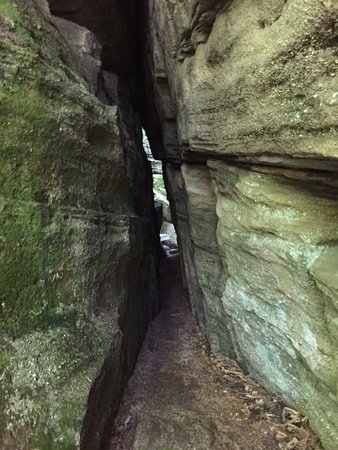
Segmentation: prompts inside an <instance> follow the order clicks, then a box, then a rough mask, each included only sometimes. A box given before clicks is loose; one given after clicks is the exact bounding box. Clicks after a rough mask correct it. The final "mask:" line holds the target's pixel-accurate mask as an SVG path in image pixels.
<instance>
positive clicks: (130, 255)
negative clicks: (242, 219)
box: [0, 0, 157, 450]
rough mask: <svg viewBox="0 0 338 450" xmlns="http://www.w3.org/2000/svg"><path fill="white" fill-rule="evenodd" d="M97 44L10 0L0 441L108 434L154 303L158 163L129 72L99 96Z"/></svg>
mask: <svg viewBox="0 0 338 450" xmlns="http://www.w3.org/2000/svg"><path fill="white" fill-rule="evenodd" d="M68 3H69V2H68ZM99 53H100V44H99V43H98V41H97V39H96V38H95V37H94V35H93V34H92V33H90V32H89V31H88V30H86V29H84V28H83V27H81V26H79V25H75V24H73V23H70V22H67V21H66V20H64V19H59V18H55V17H52V16H51V15H50V13H49V10H48V5H47V4H46V3H44V2H43V1H40V0H39V1H34V2H32V1H24V0H22V1H21V0H20V1H18V2H17V5H16V4H15V3H14V2H12V1H9V0H5V1H2V2H1V4H0V55H1V60H0V79H1V82H0V147H1V152H0V160H1V164H0V178H1V187H0V229H1V231H0V235H1V236H0V250H1V259H0V286H1V300H0V322H1V331H0V345H1V347H0V380H1V387H0V447H1V448H3V449H5V448H6V449H8V450H10V449H16V448H21V449H23V448H25V449H30V448H32V449H33V448H38V449H43V448H46V449H47V448H48V449H51V450H52V449H57V450H61V449H66V448H67V449H70V448H76V447H78V446H79V444H80V441H81V448H83V449H90V450H95V449H99V448H101V444H102V441H103V440H104V438H105V435H106V434H107V432H109V431H110V425H111V422H112V420H113V418H114V414H115V413H116V411H117V409H118V405H119V400H120V395H121V393H122V390H123V387H124V385H125V383H126V381H127V379H128V377H129V376H130V373H131V371H132V370H133V366H134V363H135V360H136V356H137V352H138V349H139V346H140V345H141V343H142V340H143V336H144V333H145V330H146V328H147V323H148V320H149V319H150V318H151V317H152V316H153V314H154V312H155V310H156V298H157V292H156V283H157V274H156V267H157V262H156V258H157V257H156V254H157V243H156V236H155V235H156V233H155V232H154V211H153V199H152V188H151V169H150V166H149V164H148V162H147V160H146V157H145V155H144V153H143V150H142V133H141V126H140V121H139V116H138V115H137V114H136V113H134V111H133V108H132V106H131V104H130V99H128V92H127V88H126V87H125V85H124V84H123V83H122V82H121V81H120V80H119V79H118V78H117V77H116V76H114V75H111V76H110V78H109V76H108V75H109V74H106V77H105V78H106V79H110V80H113V81H111V85H109V86H105V85H103V84H104V83H103V81H102V79H103V78H104V77H103V76H102V77H101V82H100V83H101V88H100V89H101V91H102V90H105V91H106V92H108V93H110V94H111V96H114V98H115V104H113V102H112V101H110V102H109V105H105V104H103V103H102V102H101V101H100V100H99V99H98V98H96V96H95V93H96V92H97V91H98V90H99V86H98V78H99V77H98V76H99V72H100V66H101V63H100V60H99V59H98V58H99ZM102 83H103V84H102ZM112 85H113V87H112ZM112 91H114V92H113V93H112ZM102 399H104V401H102ZM81 427H82V433H81V435H80V431H81Z"/></svg>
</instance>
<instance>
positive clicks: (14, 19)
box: [0, 0, 34, 45]
mask: <svg viewBox="0 0 338 450" xmlns="http://www.w3.org/2000/svg"><path fill="white" fill-rule="evenodd" d="M0 13H1V14H3V15H4V16H5V17H7V18H8V19H10V22H11V23H9V24H8V25H7V26H8V28H9V30H10V32H11V33H15V34H16V35H17V36H19V37H21V38H22V39H23V40H24V41H26V42H28V43H29V44H30V45H34V43H33V39H32V38H31V36H30V34H29V32H28V31H27V28H26V27H25V25H24V21H23V18H22V15H21V13H20V11H19V9H18V7H17V5H16V4H15V3H14V2H13V1H10V0H0Z"/></svg>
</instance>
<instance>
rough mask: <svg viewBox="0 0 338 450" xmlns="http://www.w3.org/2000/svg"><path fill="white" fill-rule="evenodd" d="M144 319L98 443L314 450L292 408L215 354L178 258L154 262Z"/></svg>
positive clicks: (164, 449) (199, 449)
mask: <svg viewBox="0 0 338 450" xmlns="http://www.w3.org/2000/svg"><path fill="white" fill-rule="evenodd" d="M161 272H162V279H161V292H162V302H163V308H162V311H161V313H160V314H159V315H158V316H157V318H156V319H155V320H154V322H153V323H152V324H151V326H150V328H149V331H148V334H147V337H146V340H145V342H144V345H143V348H142V351H141V353H140V356H139V359H138V363H137V366H136V369H135V372H134V375H133V377H132V378H131V379H130V381H129V384H128V387H127V389H126V391H125V394H124V398H123V400H122V403H121V409H120V413H119V416H118V417H117V419H116V421H115V426H114V429H113V430H112V437H111V439H110V441H109V442H108V443H107V445H106V446H105V450H211V449H215V450H274V449H282V450H292V449H295V450H317V449H320V448H321V447H320V444H319V441H318V439H317V438H316V436H314V435H313V434H312V433H311V431H310V430H309V429H308V427H307V425H306V419H305V418H303V417H301V416H300V415H299V414H298V413H297V412H296V411H293V410H289V409H287V408H286V409H285V405H283V404H282V403H281V402H280V400H279V399H278V398H276V397H274V396H273V395H271V394H269V393H267V392H266V391H265V390H264V389H263V388H261V387H260V386H259V385H257V384H256V383H254V382H253V381H252V380H251V379H250V378H249V377H247V376H246V375H244V373H243V372H242V371H241V369H240V368H239V367H238V366H237V365H236V363H234V362H233V361H231V360H229V359H226V358H217V357H215V356H214V355H212V354H211V352H210V351H209V350H208V346H207V344H206V342H205V340H204V338H203V336H202V334H201V333H200V331H199V329H198V327H197V325H196V322H195V320H194V318H193V316H192V315H191V312H190V309H189V306H188V303H187V299H186V295H185V292H184V290H183V287H182V284H181V280H180V275H179V264H178V260H177V259H175V258H173V259H169V260H166V261H164V263H163V265H162V270H161Z"/></svg>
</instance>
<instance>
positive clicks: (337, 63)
mask: <svg viewBox="0 0 338 450" xmlns="http://www.w3.org/2000/svg"><path fill="white" fill-rule="evenodd" d="M148 16H149V19H148V20H149V24H151V26H150V27H149V30H148V38H147V61H146V67H147V83H148V88H149V91H152V93H153V94H152V96H150V98H149V99H148V103H147V117H146V127H147V134H148V135H149V138H150V141H151V144H152V148H153V151H154V152H155V153H157V155H158V156H159V157H160V158H161V159H162V160H163V161H164V166H165V172H166V183H167V186H168V188H169V192H170V197H171V201H172V203H173V205H174V206H175V207H174V208H173V212H174V214H176V225H177V228H178V230H177V231H178V236H179V242H180V245H181V253H182V254H183V259H184V261H183V266H184V268H185V273H186V274H187V271H188V272H189V274H193V276H191V275H190V276H186V283H187V288H188V291H189V293H190V295H191V303H192V306H193V309H194V311H195V313H196V315H197V317H198V319H199V322H200V324H201V325H202V326H203V327H204V329H205V332H206V334H207V336H208V339H209V340H210V342H211V344H212V347H213V348H214V349H215V350H217V351H223V352H225V353H227V354H230V355H235V356H236V358H237V360H238V361H239V362H240V363H241V364H242V366H243V367H245V368H246V369H247V370H248V371H249V372H250V373H251V374H253V375H254V376H255V377H256V378H257V379H259V380H260V382H262V383H264V384H265V385H266V386H268V387H269V388H270V389H272V390H274V391H276V392H278V393H280V394H281V395H282V396H283V398H284V399H285V400H286V401H287V402H289V403H290V404H291V405H293V406H294V407H296V408H298V409H300V410H301V411H302V412H303V413H304V414H305V415H308V416H309V418H310V424H311V426H312V427H313V428H314V430H315V431H316V432H318V433H319V435H320V437H321V439H322V441H323V445H324V447H325V448H326V449H329V450H334V449H336V448H337V447H338V432H337V430H338V424H337V406H338V405H337V381H338V374H337V350H336V349H337V345H338V335H337V329H338V323H337V317H338V307H337V306H338V304H337V302H338V293H337V273H338V255H337V242H338V240H337V237H338V236H337V226H336V224H337V207H338V206H337V205H338V204H337V198H338V195H337V183H336V178H337V168H338V166H337V162H338V150H337V142H338V135H337V127H338V82H337V79H338V54H337V21H338V5H337V2H336V1H333V0H328V1H325V2H324V1H323V2H318V1H316V0H288V1H284V0H274V1H259V2H257V1H253V0H241V1H237V0H233V1H222V2H219V1H203V0H190V1H185V2H177V1H173V0H167V1H163V2H156V1H154V0H150V1H149V7H148ZM158 129H160V130H161V133H159V132H158ZM206 166H207V167H206ZM210 176H211V178H212V183H210V179H209V177H210ZM212 192H214V193H212ZM216 215H217V217H216ZM180 228H181V229H180ZM216 229H217V231H216ZM192 264H193V267H192ZM187 267H188V268H189V269H188V270H187ZM202 313H203V314H202Z"/></svg>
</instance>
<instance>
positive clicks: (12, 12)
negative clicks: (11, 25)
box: [0, 0, 21, 22]
mask: <svg viewBox="0 0 338 450" xmlns="http://www.w3.org/2000/svg"><path fill="white" fill-rule="evenodd" d="M0 12H2V13H3V14H5V15H6V16H7V17H9V18H11V19H12V20H14V21H15V22H20V21H21V18H20V14H19V11H18V9H17V7H16V5H15V4H14V3H13V2H12V1H10V0H0Z"/></svg>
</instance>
